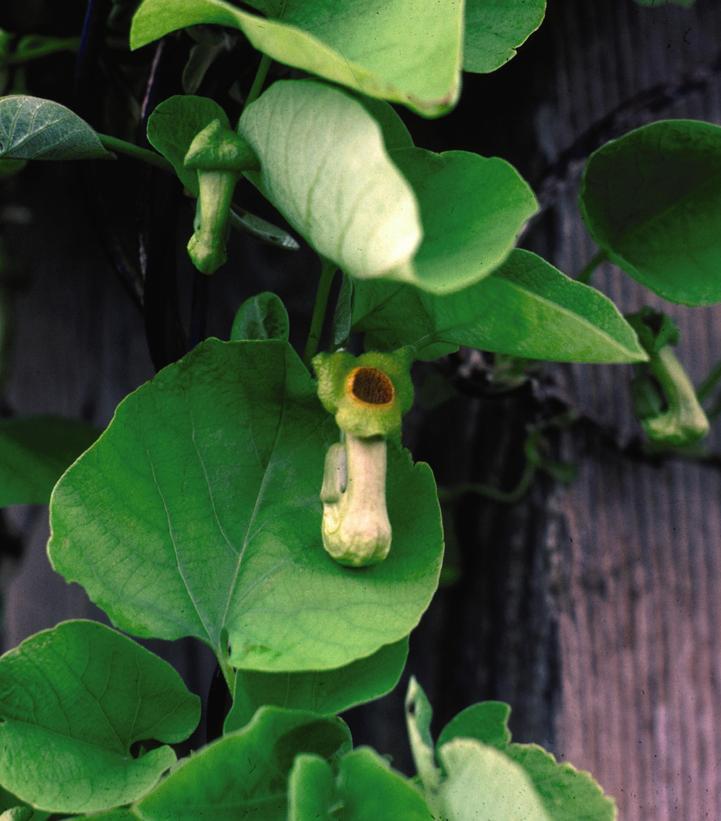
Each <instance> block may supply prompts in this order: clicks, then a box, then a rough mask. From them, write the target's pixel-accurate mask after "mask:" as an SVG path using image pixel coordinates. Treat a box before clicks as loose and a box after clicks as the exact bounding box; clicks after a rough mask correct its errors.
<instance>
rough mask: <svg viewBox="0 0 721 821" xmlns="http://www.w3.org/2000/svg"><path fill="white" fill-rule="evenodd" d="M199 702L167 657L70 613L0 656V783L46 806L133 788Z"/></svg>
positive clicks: (106, 801) (165, 762)
mask: <svg viewBox="0 0 721 821" xmlns="http://www.w3.org/2000/svg"><path fill="white" fill-rule="evenodd" d="M199 716H200V707H199V702H198V699H197V697H196V696H194V695H192V694H191V693H189V692H188V691H187V690H186V688H185V685H184V684H183V682H182V680H181V678H180V676H179V675H178V674H177V673H176V672H175V670H173V668H172V667H170V665H168V664H166V663H165V662H164V661H162V660H161V659H159V658H158V657H157V656H154V655H153V654H152V653H150V652H148V651H147V650H145V649H143V648H142V647H140V645H138V644H136V643H135V642H134V641H131V640H130V639H128V638H126V637H125V636H122V635H120V634H119V633H116V632H115V631H114V630H111V629H110V628H108V627H105V626H103V625H101V624H97V623H95V622H88V621H70V622H64V623H63V624H60V625H58V626H57V627H56V628H54V629H52V630H46V631H43V632H42V633H38V634H36V635H35V636H32V637H31V638H29V639H27V640H26V641H24V642H23V643H22V644H21V645H20V646H19V647H17V648H16V649H15V650H11V651H10V652H9V653H6V654H5V655H4V656H2V658H0V783H2V784H3V786H4V787H6V788H7V789H8V790H10V791H11V792H12V793H14V794H15V795H17V796H18V797H19V798H21V799H22V800H23V801H25V802H26V803H28V804H30V805H32V806H33V807H37V808H38V809H42V810H48V811H54V812H93V811H96V810H101V809H105V808H109V807H114V806H117V805H120V804H125V803H127V802H129V801H132V800H134V799H135V798H138V797H139V796H141V795H142V794H143V793H145V792H146V791H147V790H148V789H150V787H152V786H153V785H154V784H155V783H156V781H157V780H158V779H159V778H160V776H161V774H162V773H163V772H164V771H165V770H167V769H168V767H170V766H171V765H172V764H173V763H174V762H175V753H174V752H173V750H172V748H171V747H168V746H162V747H158V748H156V749H153V750H151V751H149V752H146V753H144V754H142V755H139V756H134V755H132V754H131V750H130V748H131V745H133V744H134V743H135V742H137V741H146V740H151V739H157V740H158V741H164V742H178V741H182V740H183V739H184V738H187V737H188V735H190V733H191V732H192V731H193V729H194V728H195V726H196V724H197V723H198V718H199Z"/></svg>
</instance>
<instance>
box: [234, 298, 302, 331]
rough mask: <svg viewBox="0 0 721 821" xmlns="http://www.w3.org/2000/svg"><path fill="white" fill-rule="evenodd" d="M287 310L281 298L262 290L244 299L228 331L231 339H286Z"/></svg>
mask: <svg viewBox="0 0 721 821" xmlns="http://www.w3.org/2000/svg"><path fill="white" fill-rule="evenodd" d="M288 331H289V322H288V311H286V309H285V305H283V300H282V299H281V298H280V297H279V296H276V295H275V294H272V293H271V292H270V291H264V292H263V293H262V294H256V296H253V297H251V298H250V299H246V300H245V302H244V303H243V304H242V305H241V306H240V308H238V311H237V313H236V314H235V319H233V327H232V329H231V332H230V338H231V340H238V341H240V340H243V339H282V340H284V341H286V342H287V341H288Z"/></svg>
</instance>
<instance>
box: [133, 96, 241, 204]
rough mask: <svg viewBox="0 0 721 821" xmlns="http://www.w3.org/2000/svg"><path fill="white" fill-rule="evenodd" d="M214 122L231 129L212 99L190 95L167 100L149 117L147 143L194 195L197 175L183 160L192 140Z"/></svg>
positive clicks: (226, 116) (196, 187)
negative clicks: (169, 164) (169, 165)
mask: <svg viewBox="0 0 721 821" xmlns="http://www.w3.org/2000/svg"><path fill="white" fill-rule="evenodd" d="M213 120H220V121H221V123H222V124H223V125H225V126H227V127H230V120H228V115H227V114H226V113H225V111H224V110H223V109H222V108H221V107H220V106H219V105H218V103H216V102H215V100H211V99H209V98H208V97H196V96H195V95H192V94H177V95H175V96H174V97H169V98H168V99H167V100H164V101H163V102H162V103H160V104H159V105H158V106H156V108H155V109H154V110H153V113H152V114H151V115H150V117H148V126H147V135H148V142H149V143H150V144H151V145H152V146H153V148H155V149H156V151H159V152H160V153H161V154H162V155H163V156H164V157H165V159H166V160H168V162H170V163H171V164H172V166H173V168H174V169H175V173H176V174H177V175H178V177H179V179H180V181H181V182H182V183H183V185H184V186H185V188H187V189H188V191H190V193H191V194H194V195H196V196H197V194H198V172H197V171H196V170H195V169H193V168H186V167H185V165H184V164H183V161H184V159H185V155H186V153H187V152H188V148H190V144H191V143H192V142H193V138H194V137H195V136H196V134H198V132H200V131H202V130H203V129H204V128H205V127H206V126H208V125H209V124H210V123H212V122H213Z"/></svg>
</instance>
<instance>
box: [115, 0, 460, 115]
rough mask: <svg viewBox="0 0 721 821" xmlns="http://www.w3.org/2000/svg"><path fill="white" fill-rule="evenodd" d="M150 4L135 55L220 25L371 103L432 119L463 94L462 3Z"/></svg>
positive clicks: (156, 0)
mask: <svg viewBox="0 0 721 821" xmlns="http://www.w3.org/2000/svg"><path fill="white" fill-rule="evenodd" d="M252 5H255V6H256V7H257V8H260V9H261V10H262V11H264V12H266V13H267V14H268V17H260V16H259V15H257V14H252V13H251V12H248V11H245V10H243V9H240V8H237V7H236V6H233V5H231V4H230V3H227V2H224V0H145V2H144V3H142V4H141V6H140V8H139V9H138V11H137V12H136V14H135V17H134V18H133V25H132V30H131V34H130V43H131V46H132V48H139V47H140V46H143V45H145V44H147V43H150V42H152V41H153V40H157V39H158V38H159V37H162V36H163V35H165V34H168V33H169V32H171V31H176V30H177V29H180V28H186V27H188V26H195V25H198V24H200V23H214V24H216V25H220V26H229V27H232V28H237V29H240V30H241V31H242V32H243V33H244V34H245V36H246V37H247V38H248V39H249V40H250V42H251V43H252V44H253V45H254V46H255V48H257V49H258V50H259V51H262V52H265V53H266V54H268V55H269V56H270V57H272V58H273V59H274V60H278V61H279V62H281V63H285V64H287V65H291V66H295V67H296V68H301V69H304V70H305V71H308V72H310V73H311V74H317V75H319V76H320V77H325V78H326V79H328V80H332V81H333V82H335V83H340V84H341V85H345V86H348V87H349V88H353V89H357V90H358V91H361V92H362V93H364V94H367V95H369V96H371V97H381V98H384V99H388V100H393V101H395V102H399V103H404V104H405V105H408V106H410V107H411V108H414V109H415V110H416V111H418V112H419V113H421V114H424V115H426V116H436V115H438V114H442V113H443V112H444V111H447V110H448V109H449V108H451V107H452V106H453V105H454V103H455V102H456V100H457V98H458V93H459V89H460V76H459V72H460V65H461V47H462V27H463V3H462V2H460V0H434V2H432V3H428V2H419V0H366V2H363V3H358V2H357V0H336V2H334V3H333V4H332V5H330V6H329V5H328V3H327V2H324V0H284V2H283V3H275V2H270V3H253V4H252Z"/></svg>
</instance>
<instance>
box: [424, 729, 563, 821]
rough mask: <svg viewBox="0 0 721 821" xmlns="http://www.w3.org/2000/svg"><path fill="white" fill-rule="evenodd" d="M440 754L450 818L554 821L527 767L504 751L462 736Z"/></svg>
mask: <svg viewBox="0 0 721 821" xmlns="http://www.w3.org/2000/svg"><path fill="white" fill-rule="evenodd" d="M438 757H439V759H440V761H441V763H442V764H443V768H444V770H445V772H446V779H445V780H444V782H443V783H442V785H441V788H440V801H441V805H442V808H443V818H445V819H447V821H477V820H478V819H479V818H482V819H483V821H509V819H511V818H514V819H516V818H517V819H523V821H552V819H553V818H554V817H553V816H551V815H549V814H548V813H547V812H546V810H545V808H544V806H543V803H542V802H541V800H540V798H539V796H538V794H537V793H536V791H535V789H534V788H533V784H532V783H531V780H530V779H529V778H528V776H527V775H526V773H525V772H524V771H523V769H522V768H521V767H520V766H519V765H518V764H516V763H515V762H513V761H511V760H510V759H509V758H508V757H507V756H506V755H504V754H503V753H502V752H500V751H498V750H496V749H494V748H493V747H488V746H486V745H484V744H481V743H479V742H478V741H473V740H471V739H467V738H459V739H455V740H454V741H451V742H449V743H447V744H444V745H443V746H442V747H440V748H439V750H438Z"/></svg>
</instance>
